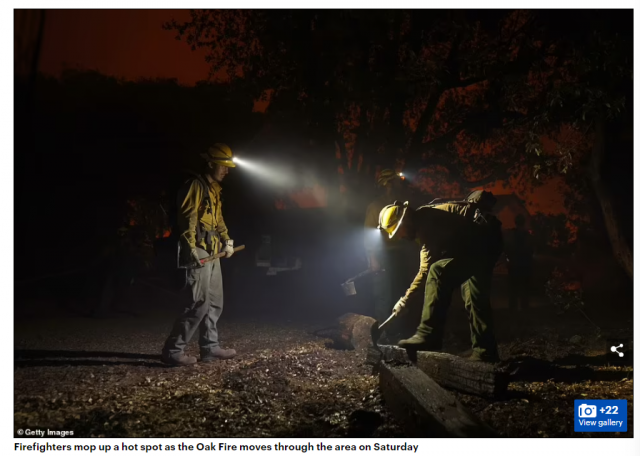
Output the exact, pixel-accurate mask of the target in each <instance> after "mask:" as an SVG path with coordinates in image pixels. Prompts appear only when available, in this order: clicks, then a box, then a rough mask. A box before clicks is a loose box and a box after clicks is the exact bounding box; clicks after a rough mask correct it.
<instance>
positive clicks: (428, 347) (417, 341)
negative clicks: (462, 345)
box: [398, 334, 442, 351]
mask: <svg viewBox="0 0 640 456" xmlns="http://www.w3.org/2000/svg"><path fill="white" fill-rule="evenodd" d="M398 347H400V348H404V349H406V350H416V351H442V342H435V341H433V340H429V339H428V338H426V337H424V336H421V335H419V334H414V335H413V336H411V337H410V338H408V339H403V340H401V341H399V342H398Z"/></svg>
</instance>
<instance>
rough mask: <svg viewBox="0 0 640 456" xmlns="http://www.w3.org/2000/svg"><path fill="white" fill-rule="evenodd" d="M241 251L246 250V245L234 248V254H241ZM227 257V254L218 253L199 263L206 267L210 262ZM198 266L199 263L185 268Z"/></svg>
mask: <svg viewBox="0 0 640 456" xmlns="http://www.w3.org/2000/svg"><path fill="white" fill-rule="evenodd" d="M240 250H244V245H239V246H238V247H234V249H233V253H236V252H239V251H240ZM226 256H227V253H226V252H219V253H216V254H215V255H211V256H208V257H206V258H202V259H200V260H198V261H199V262H200V264H203V265H204V264H207V263H209V262H211V261H213V260H217V259H218V258H224V257H226ZM196 266H197V263H191V264H189V265H187V266H185V268H186V269H189V268H195V267H196Z"/></svg>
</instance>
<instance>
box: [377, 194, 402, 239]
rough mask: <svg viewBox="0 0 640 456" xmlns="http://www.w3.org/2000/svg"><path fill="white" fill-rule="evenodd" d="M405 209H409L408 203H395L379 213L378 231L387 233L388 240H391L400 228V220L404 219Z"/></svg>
mask: <svg viewBox="0 0 640 456" xmlns="http://www.w3.org/2000/svg"><path fill="white" fill-rule="evenodd" d="M407 207H409V201H405V202H404V203H398V202H397V201H395V202H394V203H393V204H389V205H388V206H385V207H384V208H383V209H382V210H381V211H380V216H379V218H378V229H379V230H384V231H386V232H387V233H389V239H391V238H392V237H393V236H394V235H395V234H396V231H398V228H400V224H401V223H402V219H404V215H405V214H406V212H407Z"/></svg>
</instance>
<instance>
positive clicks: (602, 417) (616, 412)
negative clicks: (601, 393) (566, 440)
mask: <svg viewBox="0 0 640 456" xmlns="http://www.w3.org/2000/svg"><path fill="white" fill-rule="evenodd" d="M573 404H574V405H573V430H574V431H575V432H627V401H626V400H622V399H615V400H603V399H592V400H589V399H587V400H575V401H574V403H573Z"/></svg>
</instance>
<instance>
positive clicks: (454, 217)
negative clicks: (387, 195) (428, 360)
mask: <svg viewBox="0 0 640 456" xmlns="http://www.w3.org/2000/svg"><path fill="white" fill-rule="evenodd" d="M495 202H496V200H495V197H494V196H493V194H491V193H490V192H484V191H476V192H473V193H472V194H471V195H469V196H468V197H467V198H466V199H465V200H463V201H454V202H448V203H442V204H432V205H427V206H422V207H420V208H418V209H417V210H413V209H411V208H409V207H408V203H404V204H399V203H397V202H396V203H394V204H392V205H389V206H387V207H385V208H384V209H383V210H382V211H381V212H380V224H379V228H380V229H383V230H384V231H386V232H387V233H388V234H389V237H390V238H391V237H394V236H398V237H399V238H401V239H402V238H404V239H415V240H417V241H418V243H419V244H420V245H421V249H420V270H419V271H418V274H417V275H416V277H415V279H414V280H413V283H412V284H411V286H410V287H409V289H408V290H407V291H406V293H405V295H404V296H403V297H401V298H400V299H399V300H398V302H397V303H396V305H395V306H394V308H393V312H394V313H395V314H396V315H397V314H399V313H401V312H402V311H403V310H404V309H405V306H406V304H407V302H408V301H409V299H410V298H411V297H412V296H413V295H414V294H415V292H416V290H417V289H418V288H420V286H421V285H422V284H425V294H424V306H423V309H422V318H421V323H420V325H419V326H418V328H417V330H416V332H415V334H414V335H413V336H412V337H411V338H409V339H405V340H401V341H400V342H399V343H398V345H399V346H400V347H402V348H406V349H412V350H428V351H440V350H442V341H443V330H444V324H445V319H446V313H447V309H448V307H449V304H450V303H451V296H452V293H453V290H454V289H455V288H456V287H458V286H461V290H462V297H463V299H464V302H465V308H466V310H467V313H468V315H469V324H470V327H471V345H472V349H473V353H472V355H471V358H470V359H471V360H475V361H487V362H497V361H499V357H498V349H497V344H496V341H495V337H494V332H493V318H492V311H491V302H490V295H491V279H492V275H493V268H494V265H495V263H496V261H497V259H498V257H499V256H500V253H501V251H502V234H501V230H500V225H501V224H500V222H499V221H498V220H497V219H496V218H495V217H494V216H493V215H491V214H490V213H489V211H490V210H491V208H493V206H494V204H495Z"/></svg>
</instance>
